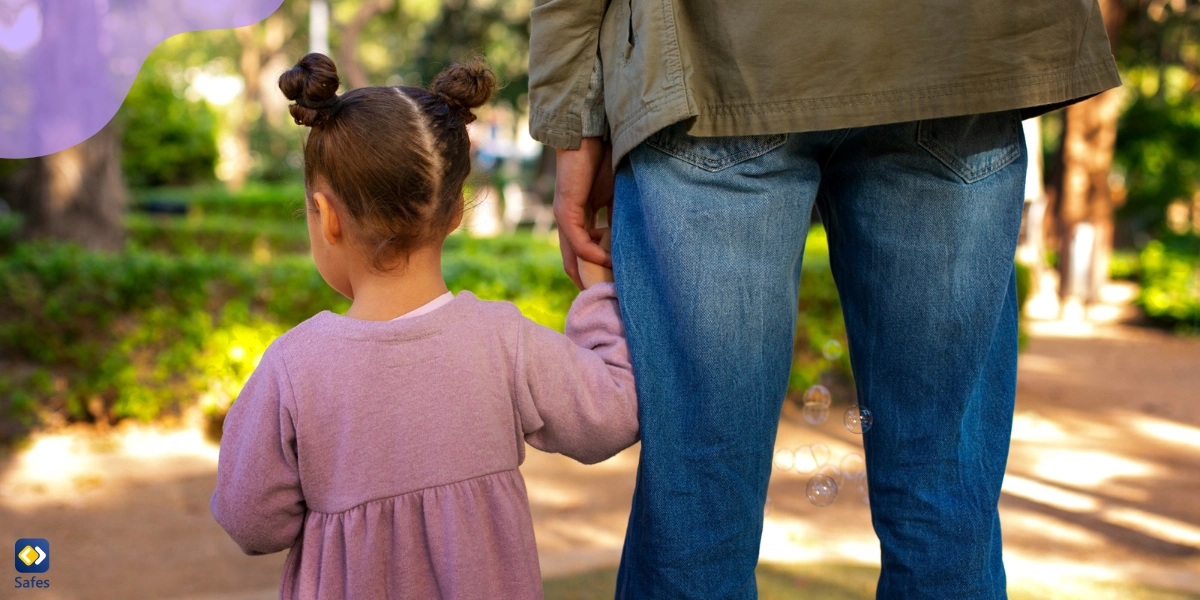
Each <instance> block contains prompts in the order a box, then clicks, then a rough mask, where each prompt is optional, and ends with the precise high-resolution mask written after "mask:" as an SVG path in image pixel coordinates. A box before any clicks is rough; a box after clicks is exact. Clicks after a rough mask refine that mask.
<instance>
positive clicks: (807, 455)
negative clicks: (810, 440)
mask: <svg viewBox="0 0 1200 600" xmlns="http://www.w3.org/2000/svg"><path fill="white" fill-rule="evenodd" d="M795 454H796V467H795V468H796V472H797V473H799V474H801V475H808V474H809V473H814V472H816V470H817V469H818V468H820V466H821V465H819V464H817V458H816V457H815V456H813V451H812V446H802V447H800V448H796V453H795Z"/></svg>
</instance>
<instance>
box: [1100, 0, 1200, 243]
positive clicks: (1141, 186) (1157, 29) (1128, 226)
mask: <svg viewBox="0 0 1200 600" xmlns="http://www.w3.org/2000/svg"><path fill="white" fill-rule="evenodd" d="M1131 6H1132V7H1134V8H1136V10H1130V11H1129V15H1128V18H1127V20H1126V24H1125V27H1123V28H1122V31H1121V35H1120V38H1119V43H1118V45H1117V59H1118V61H1119V62H1120V63H1121V65H1122V66H1123V67H1124V71H1125V75H1126V80H1127V83H1128V84H1129V85H1128V86H1127V88H1128V90H1129V94H1130V96H1131V100H1132V102H1130V103H1129V107H1128V108H1127V109H1126V111H1125V112H1124V114H1123V115H1122V116H1121V122H1120V126H1119V129H1120V132H1121V135H1120V137H1119V138H1118V140H1117V146H1116V156H1115V163H1116V173H1117V176H1118V177H1119V178H1120V179H1123V183H1124V185H1125V188H1126V189H1127V190H1128V201H1127V202H1126V203H1125V205H1124V206H1122V207H1121V209H1120V210H1119V211H1118V217H1119V218H1120V220H1121V221H1122V224H1123V228H1124V233H1125V235H1126V237H1127V238H1130V239H1134V240H1136V241H1138V242H1144V241H1145V240H1146V239H1147V238H1148V237H1150V236H1158V235H1161V234H1163V233H1165V230H1167V229H1168V227H1167V223H1166V215H1167V210H1168V207H1170V206H1172V205H1175V206H1176V207H1177V208H1178V207H1179V206H1180V205H1183V206H1185V207H1186V205H1188V204H1190V205H1191V212H1192V215H1191V217H1192V219H1193V221H1197V222H1200V2H1197V1H1195V0H1169V1H1168V0H1155V1H1151V2H1145V1H1143V2H1136V3H1131ZM1192 233H1193V234H1194V235H1200V228H1196V227H1192ZM1138 245H1141V243H1139V244H1138Z"/></svg>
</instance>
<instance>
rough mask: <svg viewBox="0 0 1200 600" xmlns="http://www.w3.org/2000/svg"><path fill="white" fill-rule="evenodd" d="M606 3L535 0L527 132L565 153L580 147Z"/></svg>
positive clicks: (531, 24)
mask: <svg viewBox="0 0 1200 600" xmlns="http://www.w3.org/2000/svg"><path fill="white" fill-rule="evenodd" d="M607 4H608V2H607V1H606V0H535V5H534V8H533V10H532V11H531V12H530V13H529V20H530V28H529V106H530V110H529V112H530V115H529V133H530V135H532V136H533V138H534V139H535V140H538V141H539V142H542V143H544V144H546V145H548V146H553V147H555V148H560V149H564V150H568V149H570V150H573V149H576V148H579V140H580V138H581V137H583V129H584V118H585V113H586V111H588V110H589V109H591V110H594V107H595V106H596V105H595V104H594V103H592V104H591V105H588V103H587V100H586V97H587V96H588V90H589V87H591V84H592V83H593V77H592V74H593V71H594V70H595V68H596V64H597V63H598V62H599V55H598V52H597V49H598V47H599V36H600V23H601V21H603V20H604V11H605V7H606V5H607Z"/></svg>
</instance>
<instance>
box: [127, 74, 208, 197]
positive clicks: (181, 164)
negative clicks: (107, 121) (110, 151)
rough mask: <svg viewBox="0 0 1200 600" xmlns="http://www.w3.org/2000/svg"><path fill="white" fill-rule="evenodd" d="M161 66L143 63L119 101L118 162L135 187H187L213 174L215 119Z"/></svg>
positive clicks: (204, 106) (203, 104)
mask: <svg viewBox="0 0 1200 600" xmlns="http://www.w3.org/2000/svg"><path fill="white" fill-rule="evenodd" d="M163 66H164V65H162V64H152V63H147V65H146V67H145V68H143V69H142V71H141V72H140V73H139V74H138V78H137V80H136V81H134V83H133V88H132V89H131V90H130V91H129V95H128V96H126V98H125V103H124V104H122V105H121V111H120V112H119V113H118V116H117V118H118V119H119V120H120V121H121V122H122V124H123V125H122V129H123V130H124V132H125V133H124V137H123V138H122V142H121V145H122V155H121V164H122V167H123V172H124V174H125V179H126V180H127V181H128V182H129V184H130V185H132V186H134V187H149V186H160V185H188V184H194V183H201V182H205V181H208V180H211V179H212V178H213V167H214V165H215V164H216V161H217V142H216V135H215V129H216V117H215V115H213V112H212V109H210V108H209V107H208V105H207V104H206V103H205V102H204V101H203V100H198V101H196V102H189V101H188V100H186V99H184V98H183V97H182V96H183V94H182V90H179V89H176V86H174V85H173V84H172V82H171V78H170V77H169V76H168V74H167V73H166V69H163V68H161V67H163Z"/></svg>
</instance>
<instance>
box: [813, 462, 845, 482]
mask: <svg viewBox="0 0 1200 600" xmlns="http://www.w3.org/2000/svg"><path fill="white" fill-rule="evenodd" d="M817 475H824V476H826V477H828V478H830V479H832V480H834V481H835V482H836V483H837V484H838V485H842V483H844V482H845V479H844V478H843V477H842V470H841V469H839V468H837V467H835V466H833V465H822V466H821V468H820V469H817Z"/></svg>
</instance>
